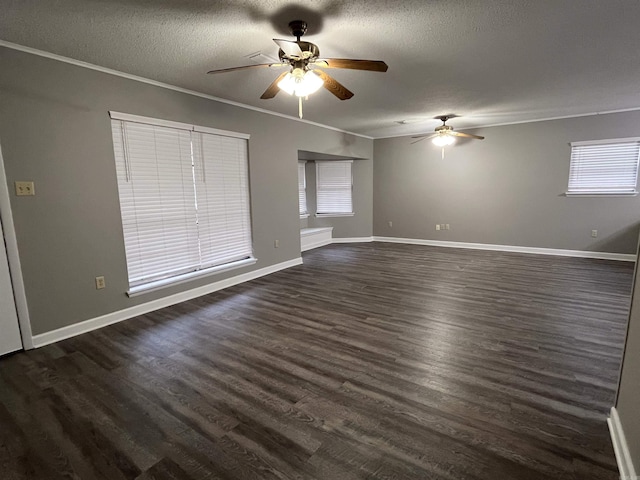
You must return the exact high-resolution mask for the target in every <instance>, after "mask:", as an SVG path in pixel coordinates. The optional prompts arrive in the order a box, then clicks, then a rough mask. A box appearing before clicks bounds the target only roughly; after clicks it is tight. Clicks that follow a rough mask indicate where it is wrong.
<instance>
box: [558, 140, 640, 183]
mask: <svg viewBox="0 0 640 480" xmlns="http://www.w3.org/2000/svg"><path fill="white" fill-rule="evenodd" d="M639 154H640V138H622V139H617V140H598V141H591V142H573V143H571V166H570V169H569V187H568V189H567V195H636V194H637V193H638V192H637V190H636V185H637V183H638V158H639Z"/></svg>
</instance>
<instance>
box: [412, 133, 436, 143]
mask: <svg viewBox="0 0 640 480" xmlns="http://www.w3.org/2000/svg"><path fill="white" fill-rule="evenodd" d="M437 136H438V134H437V133H436V134H435V135H419V136H417V137H411V138H417V139H418V140H416V141H415V142H411V145H413V144H414V143H418V142H421V141H422V140H428V139H430V138H433V137H437Z"/></svg>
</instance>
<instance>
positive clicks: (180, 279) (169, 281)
mask: <svg viewBox="0 0 640 480" xmlns="http://www.w3.org/2000/svg"><path fill="white" fill-rule="evenodd" d="M257 261H258V259H257V258H254V257H250V258H245V259H244V260H238V261H237V262H232V263H226V264H224V265H218V266H216V267H210V268H205V269H204V270H198V271H196V272H189V273H183V274H182V275H177V276H175V277H171V278H163V279H162V280H156V281H155V282H149V283H145V284H144V285H138V286H136V287H132V288H130V289H129V291H128V292H127V296H129V297H137V296H138V295H142V294H144V293H150V292H155V291H156V290H161V289H163V288H166V287H173V286H174V285H180V284H181V283H186V282H189V281H191V280H195V279H197V278H201V277H206V276H208V275H215V274H218V273H222V272H227V271H229V270H235V269H236V268H241V267H246V266H248V265H253V264H254V263H256V262H257Z"/></svg>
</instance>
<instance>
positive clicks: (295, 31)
mask: <svg viewBox="0 0 640 480" xmlns="http://www.w3.org/2000/svg"><path fill="white" fill-rule="evenodd" d="M289 30H290V31H291V35H293V36H294V37H296V38H297V39H298V41H300V37H301V36H303V35H304V34H305V33H307V22H305V21H304V20H293V21H291V22H289Z"/></svg>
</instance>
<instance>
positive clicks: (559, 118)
mask: <svg viewBox="0 0 640 480" xmlns="http://www.w3.org/2000/svg"><path fill="white" fill-rule="evenodd" d="M0 45H1V43H0ZM639 110H640V107H632V108H620V109H617V110H603V111H602V112H589V113H577V114H574V115H562V116H559V117H545V118H535V119H533V120H518V121H515V122H504V123H489V124H479V125H470V126H468V127H464V128H460V129H456V131H457V132H464V131H465V130H476V129H480V128H492V127H508V126H509V125H522V124H525V123H538V122H551V121H554V120H567V119H570V118H582V117H595V116H597V115H610V114H612V113H626V112H637V111H639ZM430 120H432V119H430V118H425V119H424V122H428V121H430ZM412 123H416V122H412ZM422 133H426V134H429V133H433V131H432V130H430V131H429V132H414V133H401V134H398V135H389V136H388V137H373V139H374V140H384V139H386V138H400V137H411V136H413V135H422Z"/></svg>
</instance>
